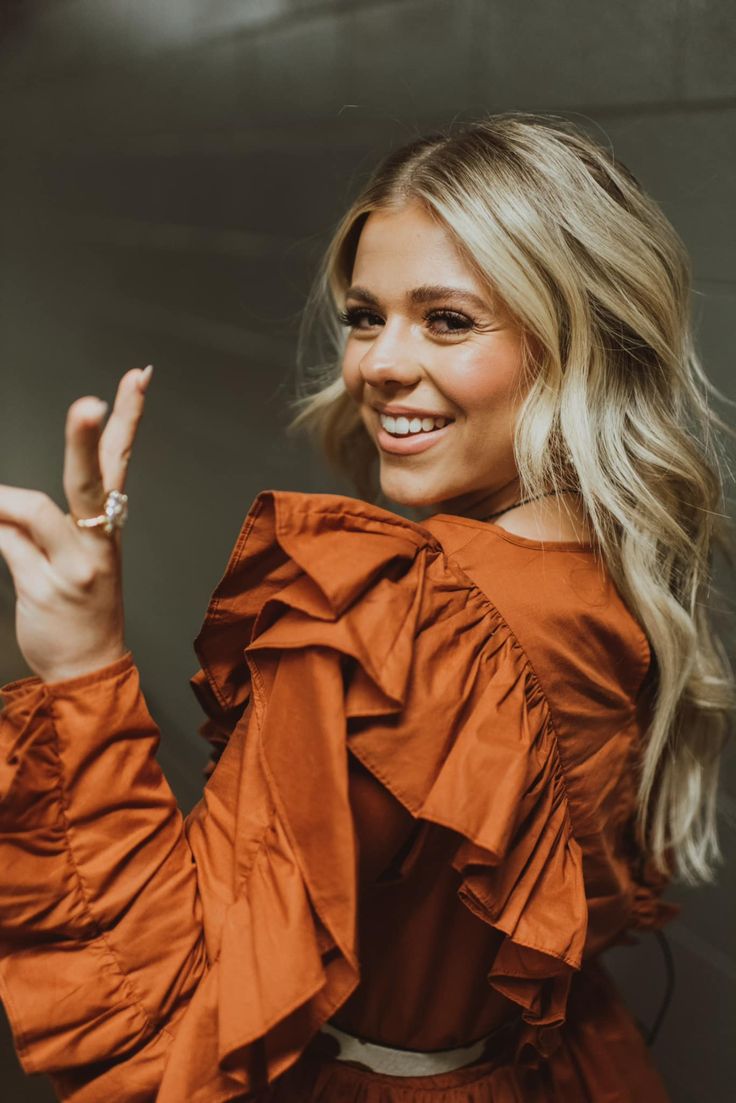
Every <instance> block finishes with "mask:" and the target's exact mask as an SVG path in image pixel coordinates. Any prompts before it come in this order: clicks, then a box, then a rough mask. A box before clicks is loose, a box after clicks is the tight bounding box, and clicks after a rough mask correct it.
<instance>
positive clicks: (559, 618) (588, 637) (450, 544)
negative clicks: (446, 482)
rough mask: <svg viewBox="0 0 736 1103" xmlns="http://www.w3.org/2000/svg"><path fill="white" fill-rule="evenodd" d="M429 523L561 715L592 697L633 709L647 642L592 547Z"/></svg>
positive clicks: (446, 521)
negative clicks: (574, 701)
mask: <svg viewBox="0 0 736 1103" xmlns="http://www.w3.org/2000/svg"><path fill="white" fill-rule="evenodd" d="M426 524H427V526H428V527H429V528H430V530H431V531H432V532H433V534H434V535H436V536H437V538H438V539H441V541H442V543H443V546H444V548H445V551H446V553H447V554H449V555H450V556H451V557H452V559H453V561H454V562H455V563H456V564H457V566H458V567H459V568H461V569H462V571H463V572H464V573H465V574H466V575H467V576H468V577H469V578H470V579H472V580H473V582H474V583H475V585H476V586H477V587H478V588H479V589H480V590H481V591H482V592H483V593H484V594H485V595H486V597H487V598H488V600H489V601H491V602H492V603H493V605H494V606H495V607H496V609H497V610H498V612H499V615H500V616H501V617H502V618H503V620H504V621H505V622H506V623H507V624H508V626H509V628H510V630H511V631H512V632H513V634H514V636H515V637H516V639H517V641H518V642H519V644H520V646H521V647H522V648H523V650H524V651H525V653H526V655H527V657H528V659H529V661H530V663H531V664H532V666H533V667H534V669H535V671H536V673H537V675H538V676H539V678H540V681H541V683H542V686H543V688H544V690H545V692H546V693H547V694H548V696H550V698H552V699H553V700H554V701H555V703H556V704H557V705H558V707H559V708H560V710H561V711H564V706H565V705H566V704H569V703H570V702H571V701H572V698H573V696H574V695H575V694H582V695H585V696H587V697H588V698H590V695H591V693H592V694H593V695H594V696H595V697H596V698H597V699H598V701H599V703H600V704H601V705H604V706H605V707H606V708H608V709H609V710H610V709H611V708H612V707H613V706H615V705H619V706H620V707H621V709H623V710H624V711H626V710H629V711H630V710H631V709H632V708H633V707H634V705H635V702H636V699H637V696H638V694H639V691H640V689H641V686H642V683H643V680H644V678H645V676H646V673H647V670H648V668H649V665H650V662H651V651H650V647H649V642H648V640H647V637H646V634H645V632H644V631H643V629H642V627H641V625H640V623H639V622H638V620H637V619H636V617H635V616H634V615H633V614H632V612H631V610H630V609H629V608H628V606H627V605H626V603H625V602H624V600H623V598H622V596H621V594H620V592H619V590H618V588H617V586H616V584H615V582H614V580H613V577H612V575H611V573H610V571H609V569H608V567H607V565H606V563H605V562H604V561H603V559H602V556H601V554H600V551H599V550H598V549H597V548H596V547H595V546H594V545H592V544H581V543H580V542H578V541H573V540H570V541H550V542H549V543H545V542H544V541H542V540H538V539H530V538H528V537H526V536H523V535H521V534H517V533H512V532H505V531H503V530H500V529H499V527H498V526H490V527H489V526H480V525H478V524H477V523H470V524H466V522H465V520H464V519H460V520H457V519H451V518H449V517H448V516H446V515H443V516H442V518H430V519H429V520H428V521H427V522H426ZM606 691H607V692H606ZM609 716H610V711H609ZM611 718H612V719H613V717H611Z"/></svg>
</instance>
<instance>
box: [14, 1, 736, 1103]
mask: <svg viewBox="0 0 736 1103" xmlns="http://www.w3.org/2000/svg"><path fill="white" fill-rule="evenodd" d="M0 29H1V30H2V39H1V40H0V128H1V131H0V132H1V134H2V141H3V151H4V156H3V162H4V163H3V172H2V182H1V183H0V187H1V188H2V193H1V195H2V207H1V208H0V209H1V210H2V215H1V216H0V217H1V218H2V223H1V225H2V240H3V252H2V262H1V264H0V280H1V281H2V282H1V284H0V312H1V313H0V342H1V345H0V354H1V355H0V365H1V367H0V372H1V373H2V382H1V386H2V411H3V418H2V428H3V431H2V434H0V471H1V474H0V478H1V479H2V481H3V482H6V483H15V484H18V485H25V486H36V487H41V488H44V489H46V490H47V491H50V492H51V493H53V494H54V495H55V496H56V497H57V500H58V501H59V502H62V501H63V498H62V494H61V459H62V446H63V422H64V415H65V411H66V408H67V406H68V405H69V403H70V402H71V401H72V400H73V399H74V398H76V397H77V396H79V395H80V394H83V393H90V392H92V393H96V394H100V395H102V396H103V397H105V398H108V399H109V398H111V397H112V395H113V393H114V387H115V384H116V380H117V378H118V376H119V375H120V374H121V373H122V372H123V371H125V370H126V369H128V368H129V367H131V366H140V367H142V366H144V365H145V364H146V363H148V362H149V361H152V362H153V363H154V364H155V366H156V372H155V376H154V380H153V383H152V387H151V391H150V399H149V402H148V408H147V413H146V417H145V421H144V424H143V426H142V430H141V434H140V440H139V443H138V445H137V448H136V455H135V460H134V465H133V470H132V475H131V478H130V483H129V492H130V496H131V517H130V521H129V524H128V527H127V529H126V533H125V554H126V572H127V573H126V600H127V611H128V640H129V643H130V646H131V647H132V648H133V650H134V652H135V654H136V657H137V660H138V662H139V665H140V667H141V669H142V672H143V679H144V687H145V690H146V694H147V697H148V700H149V703H150V705H151V708H152V711H153V713H154V715H155V716H156V718H157V720H158V721H159V723H160V725H161V728H162V730H163V733H164V737H163V743H162V748H161V761H162V763H163V765H164V768H165V770H166V772H167V775H168V777H169V778H170V780H171V783H172V785H173V787H174V789H175V791H176V793H177V795H178V797H179V799H180V800H181V803H182V805H183V807H184V808H185V809H188V808H189V807H191V805H192V804H193V803H194V801H195V800H196V799H197V796H198V795H199V792H200V789H201V777H200V771H201V767H202V765H203V762H204V759H205V748H204V747H203V746H200V743H201V740H199V739H198V737H197V736H196V734H195V732H196V727H197V725H198V724H199V722H200V720H201V717H200V714H199V710H198V708H197V706H196V704H195V702H194V699H193V697H192V696H191V694H190V691H189V688H188V686H187V678H188V677H189V676H190V675H191V674H192V673H193V672H194V670H195V669H196V662H195V659H194V656H193V652H192V647H191V643H192V640H193V638H194V636H195V635H196V632H197V630H198V628H199V624H200V622H201V619H202V616H203V612H204V609H205V606H206V603H207V599H208V596H209V593H210V591H211V590H212V588H213V587H214V585H215V583H216V582H217V580H218V579H219V577H220V575H221V573H222V570H223V567H224V563H225V561H226V558H227V554H228V552H229V550H230V547H231V544H232V541H233V538H234V536H235V533H236V531H237V529H238V526H239V524H240V521H241V519H242V517H243V514H244V513H245V511H246V509H247V507H248V505H249V504H250V502H251V501H252V499H253V497H254V496H255V494H256V493H257V492H258V491H259V490H261V489H264V488H267V487H288V488H292V489H300V490H317V489H324V490H337V491H339V490H347V489H348V488H346V487H343V486H340V485H338V484H337V483H336V482H335V480H334V478H332V477H330V476H329V475H328V473H327V472H326V470H325V469H324V467H323V465H322V463H321V462H320V461H319V459H318V458H317V457H315V456H313V455H312V454H311V453H310V452H309V451H308V450H307V447H306V445H304V444H299V443H297V442H295V441H286V440H285V439H284V438H283V436H282V432H283V426H284V424H285V422H286V420H287V412H286V409H285V406H284V397H285V384H286V382H287V380H288V374H289V371H290V367H291V364H292V362H293V353H294V342H295V335H296V326H297V316H298V312H299V309H300V307H301V305H302V303H303V299H304V295H305V292H306V290H307V287H308V284H309V277H310V274H311V271H312V266H313V264H314V261H315V258H316V257H317V255H318V253H319V250H320V248H321V246H322V244H323V243H324V242H325V240H326V238H327V236H328V235H329V232H330V229H331V227H332V225H333V224H334V222H335V220H336V219H337V217H338V215H339V214H340V212H341V211H342V209H343V207H344V206H345V204H346V203H347V201H348V200H349V199H350V198H351V197H352V195H353V194H354V193H355V191H356V189H357V188H358V186H359V185H360V183H361V181H362V180H363V179H364V177H365V175H366V174H367V173H368V172H369V171H370V169H371V167H372V166H373V164H374V162H375V161H376V160H377V158H378V157H380V156H381V155H382V154H383V153H384V152H385V151H386V150H387V149H388V148H390V147H392V146H394V145H397V144H399V143H401V142H403V141H405V140H407V139H408V138H409V137H410V136H411V135H413V134H414V133H417V132H420V131H423V130H425V129H428V128H431V127H432V126H434V125H436V124H438V123H446V122H448V121H449V120H451V119H453V118H456V117H457V118H472V117H475V116H477V115H479V114H482V113H485V112H489V111H501V110H506V109H510V108H516V109H529V110H541V111H556V112H560V113H563V114H566V115H569V116H571V117H573V118H574V119H577V120H578V121H579V122H580V123H581V124H582V125H584V126H586V127H588V128H590V129H591V130H592V131H593V132H595V133H597V134H599V135H600V136H601V137H602V138H604V139H605V140H607V141H609V142H611V143H612V144H613V147H614V150H615V152H616V154H617V155H618V156H619V157H621V158H622V159H623V160H624V161H625V162H627V163H628V164H629V166H630V167H631V168H632V169H633V171H634V172H635V173H636V175H637V176H638V177H639V178H640V179H641V181H642V182H643V183H644V185H645V186H646V187H648V188H649V189H650V190H651V191H652V193H653V194H654V195H655V197H656V198H657V199H658V200H659V201H660V202H661V203H662V205H663V207H664V209H665V210H666V212H667V213H668V214H669V216H670V217H671V218H672V219H673V221H674V223H675V225H676V226H677V227H678V229H679V230H680V232H681V233H682V235H683V236H684V238H685V240H686V242H687V244H688V246H689V247H690V250H691V252H692V256H693V262H694V269H695V276H696V308H697V315H698V319H699V340H700V346H701V350H702V352H703V354H704V356H705V361H706V365H707V367H708V370H709V372H710V374H711V376H712V378H713V379H714V380H715V381H716V383H717V384H718V385H719V386H720V387H721V388H722V389H723V390H724V391H725V392H726V393H727V394H729V395H730V396H731V397H732V398H733V397H736V395H735V394H734V382H733V380H734V373H733V353H732V349H733V347H734V341H735V339H736V273H735V271H734V265H735V252H736V250H735V246H736V220H735V219H734V217H733V194H734V184H735V180H734V176H735V175H736V145H735V143H734V137H736V67H735V66H734V65H733V55H734V49H735V47H736V21H735V19H734V15H733V8H732V4H731V3H730V2H729V0H619V2H618V3H616V4H610V3H602V2H600V0H596V2H592V3H591V2H590V0H547V2H546V3H544V4H540V3H533V2H531V0H516V2H515V3H513V4H512V3H510V2H508V3H503V2H501V0H493V2H485V0H391V2H386V0H362V2H361V3H360V4H358V3H354V2H352V0H331V2H330V0H271V2H266V0H251V2H246V0H242V2H236V0H209V2H208V3H207V4H202V3H200V2H198V0H165V2H161V0H159V2H158V3H156V4H151V3H148V2H147V0H94V2H93V0H36V3H34V4H30V3H28V4H26V3H22V2H16V3H14V4H11V3H7V2H6V4H5V5H4V6H3V8H2V15H1V18H0ZM348 492H349V491H348ZM727 581H728V582H730V581H731V580H727ZM0 595H2V601H3V605H2V608H4V615H3V617H2V618H0V624H2V633H3V635H2V639H4V640H5V647H4V649H3V652H2V661H1V662H0V676H1V677H2V678H3V680H8V679H9V678H11V677H16V676H20V675H22V674H24V673H26V670H25V668H24V666H23V663H22V660H21V658H20V656H19V655H18V654H17V652H15V650H14V647H13V637H12V589H11V586H10V582H9V579H8V576H7V572H5V571H4V568H3V567H2V566H0ZM726 774H727V776H726V778H725V779H724V785H723V792H722V799H721V813H722V814H721V829H722V837H723V843H724V848H725V850H726V853H727V856H728V857H729V858H731V859H732V858H733V855H734V850H735V846H734V843H735V838H734V835H735V824H736V814H735V809H736V803H735V802H734V769H733V759H732V756H731V757H730V758H729V760H728V769H727V771H726ZM733 880H734V865H733V862H732V861H731V863H730V864H729V866H728V867H727V869H726V870H725V871H724V873H723V875H722V878H721V882H720V884H719V885H718V886H716V887H714V888H709V889H707V890H698V891H697V892H695V893H693V892H685V891H684V890H682V889H677V890H675V891H673V892H672V893H671V896H672V897H673V898H676V899H680V900H682V901H683V902H684V904H685V909H684V913H683V916H682V918H681V919H680V920H678V921H677V922H675V923H673V924H672V925H671V927H670V928H669V938H670V941H671V944H672V946H673V949H674V953H675V958H676V965H677V990H676V992H675V997H674V1003H673V1006H672V1007H671V1009H670V1011H669V1014H668V1016H667V1018H666V1020H665V1023H664V1026H663V1028H662V1030H661V1032H660V1036H659V1039H658V1041H657V1043H656V1045H655V1048H654V1054H655V1059H656V1061H657V1062H658V1064H659V1066H660V1067H661V1068H662V1070H663V1072H664V1075H665V1076H666V1079H667V1082H668V1085H669V1087H670V1091H671V1093H672V1098H673V1100H674V1101H675V1103H696V1101H697V1103H705V1101H706V1100H707V1103H721V1101H724V1100H725V1099H726V1098H727V1085H728V1084H729V1083H730V1084H733V1080H734V1073H735V1072H736V1069H735V1068H734V1062H733V1056H732V1054H733V1046H732V1044H731V1045H729V1044H727V1038H732V1033H733V1022H734V1011H735V1010H736V1008H735V1007H734V1002H735V1001H734V995H733V992H734V986H733V981H734V974H735V973H736V961H735V960H734V945H733V940H732V938H731V937H730V931H731V930H732V928H733V919H734V907H733V901H734V896H735V893H734V884H733ZM609 960H610V962H611V964H612V967H613V968H614V969H615V971H616V974H617V976H618V977H619V979H620V982H621V984H622V986H623V988H624V990H625V992H626V995H627V998H628V999H629V1002H630V1003H631V1006H632V1008H633V1009H634V1011H635V1013H636V1014H637V1015H639V1016H640V1017H641V1018H642V1020H644V1021H646V1022H649V1021H651V1019H652V1018H653V1016H654V1014H655V1011H656V1008H657V1006H658V1003H659V999H660V997H661V994H662V988H663V983H664V976H663V972H662V965H661V958H660V956H659V952H658V950H657V947H656V945H655V943H654V941H653V940H652V939H650V938H645V939H643V940H642V942H641V943H640V945H639V946H638V947H636V948H634V949H626V950H623V951H616V953H615V955H613V954H612V955H610V957H609ZM694 1007H697V1008H698V1011H697V1014H696V1015H694V1014H693V1008H694ZM2 1083H3V1084H4V1085H11V1086H10V1088H6V1087H4V1089H3V1091H7V1093H8V1094H7V1095H5V1094H4V1095H3V1099H5V1098H7V1099H8V1100H12V1103H17V1101H21V1100H26V1099H27V1100H31V1099H33V1100H42V1099H49V1098H50V1095H49V1092H48V1089H47V1087H46V1086H45V1083H38V1084H36V1083H34V1082H33V1081H26V1080H25V1079H23V1078H21V1077H20V1074H19V1073H18V1070H17V1067H16V1066H15V1064H14V1060H13V1057H12V1054H11V1051H10V1045H9V1042H8V1040H7V1038H6V1040H5V1043H4V1052H3V1056H2ZM730 1094H731V1092H730V1091H728V1098H730Z"/></svg>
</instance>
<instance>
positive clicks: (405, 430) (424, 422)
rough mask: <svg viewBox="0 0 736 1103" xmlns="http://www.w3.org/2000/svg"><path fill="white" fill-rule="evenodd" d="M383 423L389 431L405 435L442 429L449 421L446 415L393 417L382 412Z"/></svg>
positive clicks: (396, 434)
mask: <svg viewBox="0 0 736 1103" xmlns="http://www.w3.org/2000/svg"><path fill="white" fill-rule="evenodd" d="M379 416H380V419H381V425H382V427H383V428H384V429H385V430H386V432H387V433H393V435H394V436H399V437H405V436H409V435H410V434H411V433H431V432H432V430H433V429H442V428H443V427H444V426H445V425H446V424H447V422H448V418H446V417H413V418H412V419H411V421H410V420H409V418H408V417H404V416H403V415H400V416H399V417H391V416H390V415H389V414H380V415H379Z"/></svg>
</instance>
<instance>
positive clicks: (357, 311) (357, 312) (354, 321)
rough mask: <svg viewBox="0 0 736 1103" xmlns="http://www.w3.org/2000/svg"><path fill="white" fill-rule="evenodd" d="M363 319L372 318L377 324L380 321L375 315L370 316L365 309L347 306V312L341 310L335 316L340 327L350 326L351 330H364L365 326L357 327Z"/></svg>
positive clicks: (368, 311)
mask: <svg viewBox="0 0 736 1103" xmlns="http://www.w3.org/2000/svg"><path fill="white" fill-rule="evenodd" d="M363 318H373V319H374V320H375V319H377V320H378V321H379V322H381V321H382V319H381V318H379V317H378V315H377V314H372V313H371V312H370V310H366V308H365V307H356V306H349V307H348V308H347V310H342V311H341V312H340V313H339V314H338V315H337V320H338V322H340V324H341V325H344V326H350V328H351V329H365V328H366V327H365V326H359V325H358V323H359V322H360V321H361V319H363Z"/></svg>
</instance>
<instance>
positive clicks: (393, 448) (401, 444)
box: [376, 422, 453, 456]
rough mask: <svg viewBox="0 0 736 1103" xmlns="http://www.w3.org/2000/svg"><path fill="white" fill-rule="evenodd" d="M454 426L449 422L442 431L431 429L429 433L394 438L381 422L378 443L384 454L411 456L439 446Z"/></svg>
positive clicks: (377, 436) (377, 435) (377, 437)
mask: <svg viewBox="0 0 736 1103" xmlns="http://www.w3.org/2000/svg"><path fill="white" fill-rule="evenodd" d="M452 425H453V423H452V422H449V423H448V424H447V425H444V426H443V427H442V428H441V429H431V430H430V431H429V432H428V433H424V432H423V433H412V434H411V435H409V436H402V437H392V436H391V434H390V433H387V432H386V430H385V429H384V428H383V427H382V425H381V424H380V422H379V424H378V431H377V433H376V443H377V444H378V447H379V448H380V449H381V451H382V452H387V453H389V454H390V455H396V456H411V455H414V454H415V453H417V452H424V451H426V450H427V449H428V448H431V447H432V446H433V445H436V444H439V443H440V441H441V440H442V438H443V437H444V436H445V434H446V433H448V432H449V431H450V429H451V428H452Z"/></svg>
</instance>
